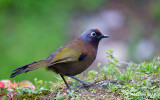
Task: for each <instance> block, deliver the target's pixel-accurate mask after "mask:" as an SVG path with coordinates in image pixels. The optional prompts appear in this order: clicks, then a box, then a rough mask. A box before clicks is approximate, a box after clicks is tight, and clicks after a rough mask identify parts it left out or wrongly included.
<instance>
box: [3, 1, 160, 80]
mask: <svg viewBox="0 0 160 100" xmlns="http://www.w3.org/2000/svg"><path fill="white" fill-rule="evenodd" d="M117 12H118V13H117ZM119 15H121V16H119ZM121 17H123V18H121ZM116 18H120V21H119V20H115V19H116ZM120 23H123V24H120ZM109 25H110V26H109ZM116 25H119V26H116ZM159 25H160V0H154V1H151V0H70V1H65V0H63V1H61V0H0V69H1V70H0V80H1V79H10V78H9V76H10V73H9V72H10V71H11V70H13V69H15V68H17V67H19V66H22V65H25V64H28V63H31V62H33V61H38V60H42V59H45V58H46V57H48V56H49V55H50V54H51V53H52V52H53V51H54V50H56V49H57V48H58V47H60V46H61V45H63V44H65V43H67V42H68V41H70V40H72V39H73V38H74V37H76V36H78V35H79V34H77V33H81V32H83V31H84V30H86V29H88V28H91V27H94V28H99V29H100V30H102V31H103V32H106V34H109V33H110V34H109V35H111V38H110V39H109V40H106V41H103V43H101V44H102V45H101V46H100V48H101V50H103V51H104V52H105V51H106V48H103V47H108V48H107V49H112V48H113V49H115V51H116V50H117V51H116V52H117V56H118V57H120V58H121V57H122V56H124V55H127V56H124V57H123V58H122V60H124V59H125V60H127V61H130V60H132V61H135V62H136V61H139V60H149V59H151V58H153V57H154V56H159V55H160V52H159V50H160V45H159V43H160V28H159ZM111 26H112V27H111ZM120 43H121V44H120ZM106 44H107V45H106ZM150 48H151V49H150ZM120 51H122V52H120ZM144 51H146V53H145V52H144ZM141 52H142V53H144V54H143V55H141V54H142V53H141ZM119 54H121V55H119ZM98 55H100V54H98ZM103 55H104V53H103V54H102V55H100V58H101V57H102V56H103ZM97 59H98V58H97ZM103 60H104V59H103ZM98 61H101V59H99V60H98ZM104 62H106V60H105V61H104ZM96 63H97V62H96ZM96 63H95V64H96ZM55 76H58V75H56V74H55V73H53V72H48V71H47V70H45V68H40V69H37V70H35V71H32V72H29V73H27V74H21V75H18V76H16V77H15V78H12V79H11V80H12V81H13V80H16V82H17V81H21V80H30V81H32V82H33V81H34V78H38V79H42V80H44V81H55V80H56V78H55Z"/></svg>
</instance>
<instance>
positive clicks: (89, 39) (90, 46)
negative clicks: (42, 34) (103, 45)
mask: <svg viewBox="0 0 160 100" xmlns="http://www.w3.org/2000/svg"><path fill="white" fill-rule="evenodd" d="M102 38H109V36H108V35H103V34H102V33H101V32H100V31H99V30H98V29H88V30H86V31H84V32H83V33H82V34H81V35H80V36H79V37H77V38H75V39H73V40H72V41H70V42H68V43H67V44H65V45H63V46H61V47H60V48H58V49H57V50H55V51H54V52H53V53H52V54H50V55H49V56H48V57H47V58H46V59H45V60H40V61H35V62H32V63H30V64H27V65H24V66H21V67H18V68H16V69H14V70H12V71H11V72H10V73H11V75H10V78H13V77H15V76H16V75H19V74H21V73H27V72H30V71H33V70H35V69H38V68H41V67H46V68H47V69H48V70H50V71H53V72H55V73H57V74H59V75H60V76H61V78H62V79H63V81H64V83H65V85H66V87H67V88H66V89H68V88H70V86H69V84H68V83H67V81H66V80H65V78H64V76H68V77H71V78H73V79H75V80H77V81H79V82H80V83H82V84H83V85H90V83H87V82H84V81H82V80H80V79H78V78H77V77H75V75H77V74H80V73H82V72H83V71H85V70H86V69H87V68H88V67H89V66H90V65H91V64H92V63H93V62H94V60H95V58H96V55H97V50H98V45H99V42H100V40H101V39H102Z"/></svg>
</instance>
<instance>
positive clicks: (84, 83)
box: [69, 76, 92, 85]
mask: <svg viewBox="0 0 160 100" xmlns="http://www.w3.org/2000/svg"><path fill="white" fill-rule="evenodd" d="M69 77H71V78H73V79H75V80H77V81H79V82H81V83H82V84H83V85H91V84H92V83H86V82H84V81H82V80H80V79H78V78H77V77H74V76H69Z"/></svg>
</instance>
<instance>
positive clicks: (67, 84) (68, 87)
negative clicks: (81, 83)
mask: <svg viewBox="0 0 160 100" xmlns="http://www.w3.org/2000/svg"><path fill="white" fill-rule="evenodd" d="M60 76H61V77H62V79H63V81H64V83H65V84H66V86H67V88H66V89H69V88H70V86H69V85H68V83H67V81H66V80H65V78H64V76H63V75H61V74H60ZM66 89H65V90H66Z"/></svg>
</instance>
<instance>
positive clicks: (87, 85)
mask: <svg viewBox="0 0 160 100" xmlns="http://www.w3.org/2000/svg"><path fill="white" fill-rule="evenodd" d="M92 85H94V83H90V82H89V83H83V85H81V86H80V87H79V88H83V87H89V86H92Z"/></svg>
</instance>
